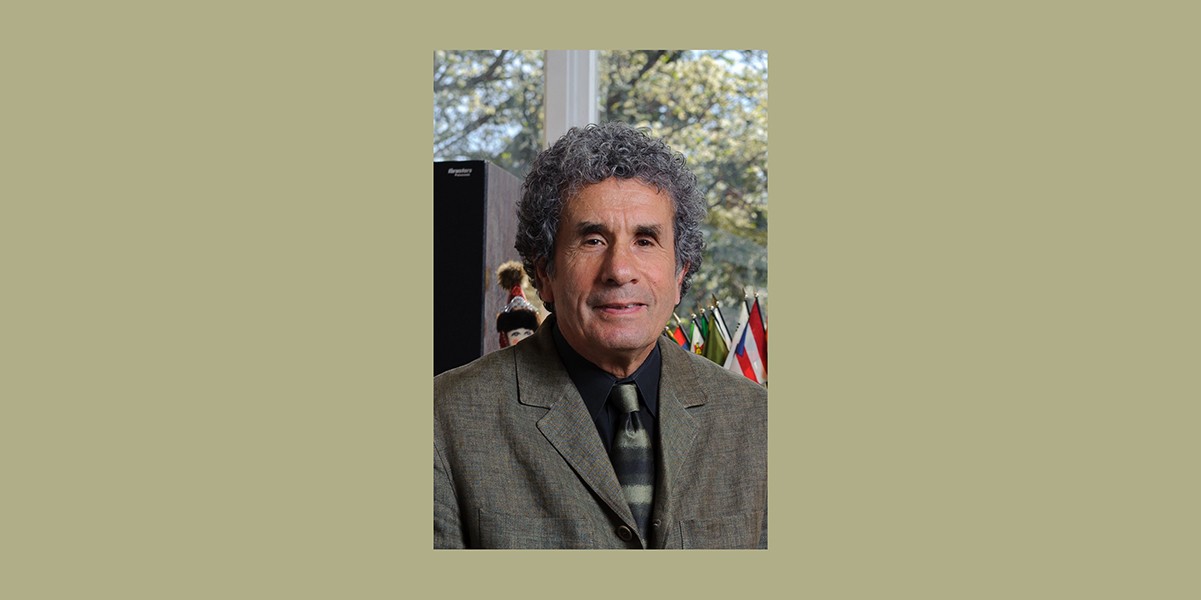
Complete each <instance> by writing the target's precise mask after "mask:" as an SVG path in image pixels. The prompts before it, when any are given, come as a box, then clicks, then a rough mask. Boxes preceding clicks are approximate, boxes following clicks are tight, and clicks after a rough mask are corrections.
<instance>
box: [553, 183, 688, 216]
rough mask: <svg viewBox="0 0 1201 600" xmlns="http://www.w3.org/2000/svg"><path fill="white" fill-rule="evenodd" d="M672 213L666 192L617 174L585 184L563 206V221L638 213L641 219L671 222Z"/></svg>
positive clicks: (672, 205) (672, 207) (673, 208)
mask: <svg viewBox="0 0 1201 600" xmlns="http://www.w3.org/2000/svg"><path fill="white" fill-rule="evenodd" d="M674 212H675V205H674V203H673V202H672V200H671V196H670V195H669V194H668V193H667V192H665V191H661V190H659V189H658V188H656V187H655V186H653V185H651V184H648V183H646V182H644V181H642V180H640V179H619V178H616V177H610V178H609V179H606V180H604V181H601V182H599V183H593V184H590V185H586V186H584V187H583V188H581V189H580V191H579V192H578V193H576V194H575V196H573V197H572V198H571V199H570V200H568V201H567V203H566V205H565V206H564V207H563V216H564V220H578V219H581V218H588V219H590V220H594V219H595V218H596V217H598V216H608V215H616V214H623V213H637V214H638V216H639V218H641V219H654V220H663V219H666V220H667V221H670V220H671V219H672V217H673V215H674Z"/></svg>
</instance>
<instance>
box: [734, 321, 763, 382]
mask: <svg viewBox="0 0 1201 600" xmlns="http://www.w3.org/2000/svg"><path fill="white" fill-rule="evenodd" d="M733 339H735V340H737V343H736V344H735V346H734V348H733V349H732V350H731V352H730V354H729V356H727V357H726V362H725V365H724V366H725V368H727V369H729V370H731V371H734V372H736V373H742V374H743V375H745V376H746V377H747V379H750V380H751V381H754V382H756V383H767V370H766V369H765V368H764V367H763V360H762V358H760V355H759V348H758V346H757V344H756V342H755V336H754V334H752V333H751V332H750V327H748V326H747V323H746V322H744V323H742V325H739V326H738V331H736V332H735V333H734V338H733Z"/></svg>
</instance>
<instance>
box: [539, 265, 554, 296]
mask: <svg viewBox="0 0 1201 600" xmlns="http://www.w3.org/2000/svg"><path fill="white" fill-rule="evenodd" d="M534 273H535V274H536V275H537V276H538V297H539V298H542V302H544V303H546V302H554V301H555V293H554V292H553V291H551V289H550V275H549V274H547V272H546V261H545V260H540V261H538V263H537V264H536V265H534Z"/></svg>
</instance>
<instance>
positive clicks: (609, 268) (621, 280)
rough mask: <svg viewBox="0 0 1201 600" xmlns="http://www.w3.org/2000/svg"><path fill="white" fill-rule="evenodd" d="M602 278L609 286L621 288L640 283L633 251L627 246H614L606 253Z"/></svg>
mask: <svg viewBox="0 0 1201 600" xmlns="http://www.w3.org/2000/svg"><path fill="white" fill-rule="evenodd" d="M601 278H602V279H603V280H604V282H605V283H606V284H608V285H612V286H620V285H626V284H629V283H637V282H638V270H637V269H636V268H635V258H634V253H633V250H632V249H631V248H630V247H629V246H627V245H626V244H613V245H611V246H609V249H608V251H607V252H605V262H604V265H602V267H601Z"/></svg>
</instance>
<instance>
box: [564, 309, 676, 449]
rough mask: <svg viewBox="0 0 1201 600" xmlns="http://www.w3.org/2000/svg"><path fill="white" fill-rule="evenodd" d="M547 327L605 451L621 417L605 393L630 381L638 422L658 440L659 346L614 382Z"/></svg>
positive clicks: (651, 436) (661, 364) (610, 376)
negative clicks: (629, 372) (633, 392)
mask: <svg viewBox="0 0 1201 600" xmlns="http://www.w3.org/2000/svg"><path fill="white" fill-rule="evenodd" d="M544 325H545V324H544ZM551 326H552V327H553V328H554V329H553V332H554V338H555V347H556V348H557V349H558V351H559V358H560V359H561V360H562V361H563V366H564V367H566V368H567V375H568V376H569V377H571V381H572V383H574V384H575V387H576V390H578V391H579V392H580V397H582V398H583V399H584V406H586V407H587V408H588V413H589V414H590V415H592V422H593V423H595V424H596V432H597V434H598V435H600V439H601V441H602V442H604V444H605V451H609V450H610V449H611V446H612V444H613V432H614V431H615V428H616V425H615V424H616V423H620V422H621V421H619V420H618V417H620V416H621V415H619V414H618V410H617V407H616V406H612V405H611V404H610V403H609V402H608V399H609V391H610V390H612V389H613V386H614V385H616V384H618V383H629V382H633V383H634V384H635V385H636V386H637V387H638V406H639V411H638V417H639V420H640V421H641V422H642V427H643V428H644V429H646V432H647V433H648V434H649V435H650V439H652V440H658V439H659V438H658V437H656V431H657V425H658V420H659V419H658V409H659V373H660V371H662V368H663V357H662V355H660V354H659V344H657V343H656V344H655V345H654V347H653V348H652V349H651V353H650V356H647V357H646V360H645V361H643V362H642V365H640V366H639V367H638V369H637V370H636V371H634V373H633V374H632V375H630V376H629V377H625V378H623V379H618V378H616V377H614V376H612V375H610V374H609V373H607V372H605V371H603V370H602V369H601V368H600V367H598V366H596V365H594V364H592V363H591V362H589V361H588V359H586V358H584V357H583V356H580V353H579V352H576V351H575V349H574V348H572V347H571V344H568V343H567V340H566V339H565V338H564V337H563V334H562V333H560V332H559V326H558V324H557V323H551Z"/></svg>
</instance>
